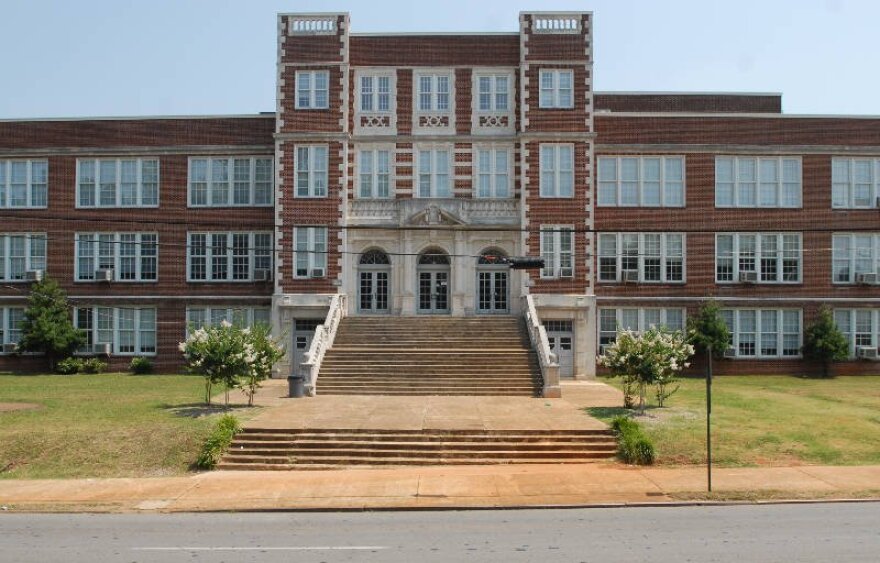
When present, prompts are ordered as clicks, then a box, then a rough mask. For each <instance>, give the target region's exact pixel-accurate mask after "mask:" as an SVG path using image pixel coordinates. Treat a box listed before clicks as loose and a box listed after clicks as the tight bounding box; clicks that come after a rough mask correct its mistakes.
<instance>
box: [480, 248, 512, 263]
mask: <svg viewBox="0 0 880 563" xmlns="http://www.w3.org/2000/svg"><path fill="white" fill-rule="evenodd" d="M502 258H507V253H506V252H504V251H503V250H501V249H500V248H487V249H486V250H484V251H483V252H481V253H480V257H479V258H478V259H477V264H479V265H481V266H494V265H496V264H500V263H501V259H502Z"/></svg>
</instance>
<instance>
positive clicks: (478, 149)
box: [474, 145, 512, 198]
mask: <svg viewBox="0 0 880 563" xmlns="http://www.w3.org/2000/svg"><path fill="white" fill-rule="evenodd" d="M511 152H512V150H511V149H510V148H508V147H493V146H485V145H474V176H475V181H474V186H476V190H475V193H474V195H475V197H478V198H506V197H510V195H511V194H510V191H511V190H510V176H511V174H510V173H511V160H512V159H511V157H510V155H511Z"/></svg>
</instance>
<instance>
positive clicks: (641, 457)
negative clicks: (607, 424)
mask: <svg viewBox="0 0 880 563" xmlns="http://www.w3.org/2000/svg"><path fill="white" fill-rule="evenodd" d="M611 428H612V429H613V430H614V431H615V432H616V433H617V457H618V458H620V460H621V461H622V462H624V463H631V464H634V465H653V464H654V460H655V458H656V453H655V451H654V444H653V443H652V442H651V439H650V438H648V436H647V435H646V434H645V433H644V431H643V430H642V427H641V426H639V424H638V423H637V422H636V421H634V420H632V419H631V418H629V417H627V416H617V417H614V419H613V420H612V421H611Z"/></svg>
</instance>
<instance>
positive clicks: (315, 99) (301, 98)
mask: <svg viewBox="0 0 880 563" xmlns="http://www.w3.org/2000/svg"><path fill="white" fill-rule="evenodd" d="M329 84H330V72H329V71H326V70H308V71H306V70H303V71H297V73H296V109H327V108H329V107H330V95H329V90H328V88H329Z"/></svg>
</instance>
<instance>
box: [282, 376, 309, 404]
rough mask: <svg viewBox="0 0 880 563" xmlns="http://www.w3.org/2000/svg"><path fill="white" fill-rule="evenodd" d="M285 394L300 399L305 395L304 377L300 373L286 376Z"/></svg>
mask: <svg viewBox="0 0 880 563" xmlns="http://www.w3.org/2000/svg"><path fill="white" fill-rule="evenodd" d="M287 393H288V394H287V396H288V397H293V398H295V399H301V398H303V397H305V396H306V378H305V377H303V376H301V375H288V376H287Z"/></svg>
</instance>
